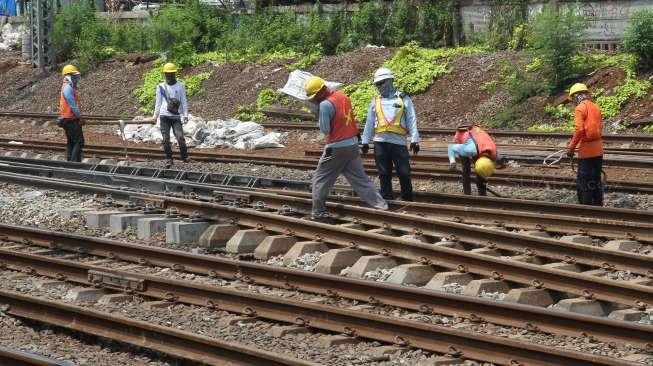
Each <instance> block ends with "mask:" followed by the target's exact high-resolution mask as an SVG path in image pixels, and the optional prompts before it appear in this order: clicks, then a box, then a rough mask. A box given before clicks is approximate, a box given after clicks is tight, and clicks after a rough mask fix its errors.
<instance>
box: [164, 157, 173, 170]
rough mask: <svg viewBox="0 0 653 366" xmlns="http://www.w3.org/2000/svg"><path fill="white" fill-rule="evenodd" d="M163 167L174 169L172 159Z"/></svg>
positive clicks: (167, 160)
mask: <svg viewBox="0 0 653 366" xmlns="http://www.w3.org/2000/svg"><path fill="white" fill-rule="evenodd" d="M163 167H164V168H166V169H170V168H171V167H172V159H166V162H165V165H164V166H163Z"/></svg>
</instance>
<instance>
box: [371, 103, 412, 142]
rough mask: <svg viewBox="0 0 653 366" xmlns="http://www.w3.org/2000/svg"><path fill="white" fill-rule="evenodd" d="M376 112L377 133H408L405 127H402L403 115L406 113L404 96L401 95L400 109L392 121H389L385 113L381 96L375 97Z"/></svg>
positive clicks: (403, 134)
mask: <svg viewBox="0 0 653 366" xmlns="http://www.w3.org/2000/svg"><path fill="white" fill-rule="evenodd" d="M374 112H375V113H376V124H375V125H374V132H375V133H376V134H377V135H380V134H383V133H396V134H397V135H402V136H405V135H406V134H408V131H406V129H405V128H403V127H401V117H402V116H403V115H404V98H402V97H399V110H398V111H397V113H396V114H395V118H394V119H393V120H392V121H388V119H387V118H386V117H385V114H384V113H383V107H382V105H381V96H377V97H376V98H374Z"/></svg>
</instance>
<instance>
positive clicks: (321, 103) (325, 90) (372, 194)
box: [304, 76, 388, 220]
mask: <svg viewBox="0 0 653 366" xmlns="http://www.w3.org/2000/svg"><path fill="white" fill-rule="evenodd" d="M304 90H305V91H306V95H307V96H308V99H309V100H310V101H311V102H313V103H316V104H318V115H319V127H320V130H321V131H322V133H324V134H325V135H326V146H325V147H324V152H323V153H322V156H321V157H320V161H319V162H318V165H317V169H316V170H315V173H313V181H312V186H313V188H312V195H313V207H312V213H311V217H312V219H314V220H324V219H328V217H329V214H328V212H327V210H326V199H327V196H328V195H329V192H330V191H331V188H332V187H333V185H334V183H335V182H336V179H337V178H338V176H339V175H340V174H341V173H342V174H343V175H344V176H345V178H347V181H349V184H351V186H352V188H353V189H354V191H355V192H356V193H357V194H358V196H360V198H361V199H362V200H363V201H365V202H366V203H367V204H368V205H370V206H372V207H375V208H378V209H381V210H387V209H388V204H387V203H386V202H385V200H383V198H382V197H381V195H379V192H378V191H377V190H376V188H375V187H374V184H373V183H372V181H371V180H370V178H369V177H368V176H367V175H366V174H365V170H364V169H363V161H362V160H361V157H360V153H359V151H358V126H357V125H356V118H355V116H354V111H353V109H352V106H351V101H350V100H349V97H348V96H347V95H345V94H344V93H342V92H340V91H334V90H331V89H330V88H329V87H327V86H326V83H325V81H324V80H323V79H322V78H319V77H317V76H312V77H310V78H308V79H307V80H306V82H305V84H304Z"/></svg>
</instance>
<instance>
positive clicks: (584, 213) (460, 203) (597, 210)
mask: <svg viewBox="0 0 653 366" xmlns="http://www.w3.org/2000/svg"><path fill="white" fill-rule="evenodd" d="M0 160H4V161H8V162H14V163H22V164H26V165H27V164H34V165H40V166H48V167H61V168H71V169H78V170H88V171H91V172H96V171H97V172H108V173H113V174H119V175H128V176H133V177H161V178H167V179H170V180H181V181H186V182H199V183H201V184H204V183H210V184H216V185H227V186H235V187H254V188H265V189H267V191H268V192H270V193H280V194H284V195H298V196H300V197H305V194H304V193H302V192H297V191H292V190H288V189H295V190H296V189H300V190H302V191H310V182H302V181H290V180H282V179H269V178H260V177H248V176H231V175H225V174H218V173H203V172H193V171H179V170H172V169H158V168H147V167H129V166H110V165H96V164H88V163H72V162H66V161H56V160H36V159H23V158H16V157H0ZM39 169H45V168H39ZM281 188H284V189H283V190H282V189H281ZM336 190H337V191H338V192H341V193H345V194H346V195H345V197H343V196H342V195H332V196H330V199H331V200H341V199H343V200H346V201H347V202H353V201H349V198H348V197H347V196H351V195H353V192H352V190H351V189H350V188H348V187H336ZM413 194H414V195H415V198H416V199H417V200H418V201H420V202H422V203H432V204H436V205H447V206H455V207H460V208H463V209H465V210H468V211H473V210H475V209H491V210H493V211H494V212H497V211H520V212H527V213H532V214H537V215H539V214H550V215H563V216H567V217H579V218H595V219H597V220H608V221H626V222H631V223H636V222H637V223H644V224H650V223H651V222H653V211H644V210H633V209H624V208H610V207H596V206H588V205H578V204H560V203H551V202H546V201H533V200H522V199H513V198H498V197H481V196H468V195H461V194H449V193H435V192H419V191H416V192H414V193H413ZM403 203H404V202H401V203H399V202H398V203H397V205H401V204H403ZM406 204H409V203H406Z"/></svg>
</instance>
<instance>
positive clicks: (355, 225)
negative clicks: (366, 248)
mask: <svg viewBox="0 0 653 366" xmlns="http://www.w3.org/2000/svg"><path fill="white" fill-rule="evenodd" d="M340 226H342V227H344V228H347V229H354V230H365V226H364V225H363V224H358V223H355V222H346V223H344V224H340Z"/></svg>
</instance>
